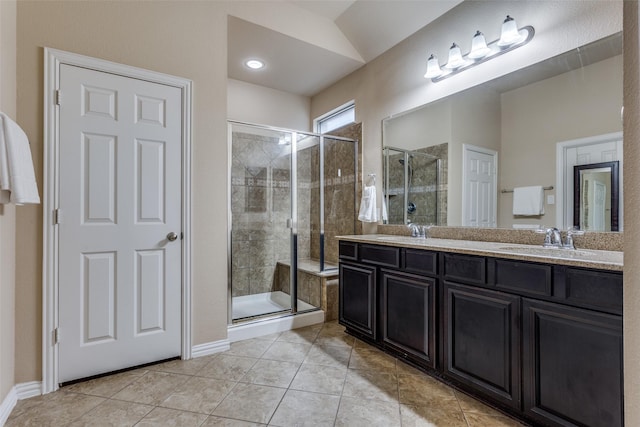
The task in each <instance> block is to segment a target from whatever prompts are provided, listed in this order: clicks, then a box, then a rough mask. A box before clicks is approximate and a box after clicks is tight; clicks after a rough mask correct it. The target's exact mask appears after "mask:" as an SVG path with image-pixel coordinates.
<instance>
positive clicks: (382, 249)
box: [358, 245, 400, 268]
mask: <svg viewBox="0 0 640 427" xmlns="http://www.w3.org/2000/svg"><path fill="white" fill-rule="evenodd" d="M358 249H359V253H358V257H359V258H360V261H362V262H366V263H367V264H375V265H381V266H384V267H394V268H400V248H394V247H391V246H378V245H360V247H359V248H358Z"/></svg>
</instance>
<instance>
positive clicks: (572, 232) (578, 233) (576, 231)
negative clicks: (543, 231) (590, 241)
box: [562, 227, 584, 249]
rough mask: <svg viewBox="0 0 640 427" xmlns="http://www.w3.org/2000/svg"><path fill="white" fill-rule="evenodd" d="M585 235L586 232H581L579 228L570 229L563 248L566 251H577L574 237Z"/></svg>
mask: <svg viewBox="0 0 640 427" xmlns="http://www.w3.org/2000/svg"><path fill="white" fill-rule="evenodd" d="M583 234H584V230H580V229H578V228H577V227H569V228H568V229H567V235H566V236H565V238H564V243H562V247H563V248H565V249H575V248H576V245H575V243H574V241H573V236H581V235H583Z"/></svg>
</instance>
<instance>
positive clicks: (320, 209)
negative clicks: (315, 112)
mask: <svg viewBox="0 0 640 427" xmlns="http://www.w3.org/2000/svg"><path fill="white" fill-rule="evenodd" d="M356 153H357V141H354V140H352V139H348V138H341V137H336V136H329V135H316V134H311V133H307V132H298V131H293V130H286V129H279V128H274V127H268V126H259V125H253V124H246V123H240V122H234V121H230V122H229V155H230V159H229V165H230V168H229V183H230V189H229V195H230V197H229V211H230V212H229V218H230V220H229V242H230V250H229V251H228V252H229V254H230V255H229V257H230V258H229V275H230V277H229V286H230V289H229V296H230V300H229V323H230V324H233V323H237V322H241V321H247V320H255V319H262V318H264V317H267V316H271V315H283V314H284V315H288V314H295V313H299V312H306V311H311V310H317V309H318V307H320V306H321V298H322V290H321V289H320V283H321V282H320V281H319V280H318V281H316V280H313V277H316V276H317V277H322V275H323V274H328V273H329V272H330V271H332V270H335V269H336V268H337V263H338V243H337V241H336V240H335V236H337V235H341V234H354V233H355V221H356V213H355V201H356V182H357V180H356V176H357V163H356V158H357V157H356ZM301 272H304V273H305V274H309V275H310V276H307V275H303V274H300V273H301ZM307 277H311V279H307Z"/></svg>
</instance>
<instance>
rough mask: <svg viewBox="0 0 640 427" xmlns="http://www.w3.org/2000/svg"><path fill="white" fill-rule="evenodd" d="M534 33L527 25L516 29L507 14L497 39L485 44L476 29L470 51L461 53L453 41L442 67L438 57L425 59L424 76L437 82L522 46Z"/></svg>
mask: <svg viewBox="0 0 640 427" xmlns="http://www.w3.org/2000/svg"><path fill="white" fill-rule="evenodd" d="M534 34H535V30H534V29H533V27H532V26H530V25H528V26H526V27H522V28H520V29H518V26H517V24H516V21H515V19H513V18H512V17H511V16H509V15H507V17H506V18H505V20H504V22H503V23H502V31H501V32H500V38H499V39H498V40H494V41H492V42H491V43H489V44H487V41H486V39H485V37H484V34H483V33H482V32H480V31H476V33H475V35H474V36H473V39H472V40H471V51H470V52H469V53H467V54H466V55H463V54H462V51H461V50H460V47H459V46H458V45H457V44H455V43H453V45H452V46H451V48H449V59H448V61H447V63H446V64H445V65H444V66H443V67H444V69H442V68H441V67H440V63H439V62H438V57H437V56H436V55H433V54H431V55H430V56H429V59H428V60H427V72H426V73H425V75H424V77H425V78H426V79H431V81H432V82H439V81H441V80H444V79H446V78H448V77H451V76H453V75H455V74H458V73H459V72H461V71H464V70H467V69H469V68H471V67H474V66H476V65H478V64H482V63H483V62H485V61H488V60H489V59H491V58H495V57H496V56H500V55H502V54H504V53H507V52H510V51H512V50H514V49H517V48H519V47H520V46H524V45H525V44H527V43H529V42H530V41H531V39H533V36H534Z"/></svg>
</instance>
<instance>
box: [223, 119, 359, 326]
mask: <svg viewBox="0 0 640 427" xmlns="http://www.w3.org/2000/svg"><path fill="white" fill-rule="evenodd" d="M233 125H240V126H248V127H253V128H256V129H262V130H269V131H274V132H283V133H288V134H291V175H290V178H289V179H290V183H291V187H290V188H291V194H290V195H291V212H290V214H291V215H290V218H289V221H288V222H289V223H290V227H289V228H290V229H291V238H290V244H291V252H290V256H291V260H290V261H291V262H290V268H289V292H290V295H291V308H290V309H289V310H287V312H286V313H284V314H283V313H278V314H274V316H277V317H283V316H289V315H295V314H296V313H297V312H298V274H297V272H298V194H297V191H298V178H297V176H298V173H297V166H298V154H297V153H298V150H297V148H298V147H297V143H298V135H305V136H310V137H317V138H319V142H318V144H319V150H320V159H319V165H320V166H319V167H320V171H319V180H320V188H319V190H320V201H319V204H320V236H319V237H320V268H321V271H323V270H324V219H325V216H324V208H325V206H324V187H325V181H324V139H325V138H330V139H333V140H337V141H347V142H352V143H353V144H354V177H355V179H354V189H353V191H354V200H355V197H356V195H357V186H358V179H357V177H358V140H356V139H352V138H346V137H340V136H333V135H330V134H317V133H312V132H300V131H296V130H291V129H286V128H280V127H276V126H267V125H260V124H256V123H249V122H242V121H238V120H227V129H228V133H227V324H228V325H233V295H232V292H233V275H232V270H233V264H232V263H233V261H232V257H231V255H232V249H233V245H232V231H233V221H232V220H233V217H232V215H233V213H232V210H231V191H232V189H231V181H232V179H231V176H232V165H233V151H232V145H233V129H232V127H233ZM354 214H355V212H354ZM355 221H356V220H355V217H354V232H355V226H356V222H355ZM316 309H317V310H319V309H320V308H319V307H316ZM309 311H311V310H309ZM272 318H273V317H272V316H268V317H266V318H264V319H256V321H264V320H270V319H272Z"/></svg>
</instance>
